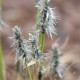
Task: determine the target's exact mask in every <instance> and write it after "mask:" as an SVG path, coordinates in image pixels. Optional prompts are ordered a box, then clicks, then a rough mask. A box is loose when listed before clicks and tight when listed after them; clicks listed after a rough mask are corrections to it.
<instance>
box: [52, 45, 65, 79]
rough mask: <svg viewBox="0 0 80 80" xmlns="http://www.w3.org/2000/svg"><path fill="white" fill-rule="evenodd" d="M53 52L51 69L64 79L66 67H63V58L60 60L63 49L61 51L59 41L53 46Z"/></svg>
mask: <svg viewBox="0 0 80 80" xmlns="http://www.w3.org/2000/svg"><path fill="white" fill-rule="evenodd" d="M51 54H52V58H51V60H52V62H51V71H52V73H53V74H54V75H57V76H58V78H61V79H62V78H63V73H64V69H63V67H62V64H61V60H60V57H61V56H60V55H61V51H60V49H59V45H58V44H57V43H55V44H54V45H53V46H52V51H51Z"/></svg>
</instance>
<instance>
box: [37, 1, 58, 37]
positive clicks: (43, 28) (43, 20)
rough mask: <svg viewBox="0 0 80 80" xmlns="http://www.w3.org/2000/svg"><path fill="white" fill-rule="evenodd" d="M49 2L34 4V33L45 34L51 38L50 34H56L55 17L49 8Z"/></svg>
mask: <svg viewBox="0 0 80 80" xmlns="http://www.w3.org/2000/svg"><path fill="white" fill-rule="evenodd" d="M49 2H50V0H39V1H38V2H37V4H36V7H37V9H38V10H39V12H38V18H37V27H36V31H38V32H39V34H40V33H46V34H47V35H48V36H50V37H51V38H52V34H56V29H55V25H56V19H57V16H56V15H55V13H54V12H53V10H52V8H51V7H50V6H49Z"/></svg>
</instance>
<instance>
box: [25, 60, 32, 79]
mask: <svg viewBox="0 0 80 80" xmlns="http://www.w3.org/2000/svg"><path fill="white" fill-rule="evenodd" d="M25 64H26V69H27V71H28V75H29V78H30V80H33V79H32V76H31V73H30V69H29V67H28V64H27V62H26V63H25Z"/></svg>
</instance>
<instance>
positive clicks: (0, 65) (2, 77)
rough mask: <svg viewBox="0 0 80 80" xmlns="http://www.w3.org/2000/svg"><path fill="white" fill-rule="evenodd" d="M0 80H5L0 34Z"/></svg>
mask: <svg viewBox="0 0 80 80" xmlns="http://www.w3.org/2000/svg"><path fill="white" fill-rule="evenodd" d="M0 80H5V65H4V61H3V53H2V46H1V33H0Z"/></svg>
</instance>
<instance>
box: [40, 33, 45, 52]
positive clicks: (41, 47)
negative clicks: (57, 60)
mask: <svg viewBox="0 0 80 80" xmlns="http://www.w3.org/2000/svg"><path fill="white" fill-rule="evenodd" d="M44 39H45V34H44V33H41V34H40V50H41V51H42V52H43V50H44Z"/></svg>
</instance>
